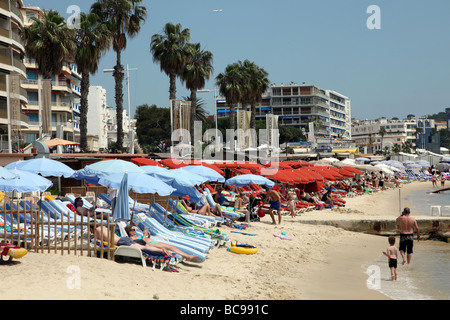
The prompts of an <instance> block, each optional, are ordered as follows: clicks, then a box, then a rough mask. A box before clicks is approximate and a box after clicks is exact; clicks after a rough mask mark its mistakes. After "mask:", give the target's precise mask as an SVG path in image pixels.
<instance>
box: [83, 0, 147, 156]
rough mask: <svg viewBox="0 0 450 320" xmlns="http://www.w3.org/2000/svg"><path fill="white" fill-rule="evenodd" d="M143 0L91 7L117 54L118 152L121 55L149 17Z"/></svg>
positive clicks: (108, 0) (101, 1)
mask: <svg viewBox="0 0 450 320" xmlns="http://www.w3.org/2000/svg"><path fill="white" fill-rule="evenodd" d="M142 3H143V0H97V2H95V3H93V4H92V6H91V12H93V13H95V14H96V15H97V16H98V17H99V18H100V20H101V23H103V24H105V25H106V27H107V28H108V30H109V31H110V33H111V37H112V47H113V50H114V51H115V52H116V65H115V66H114V71H113V76H114V80H115V83H116V84H115V97H114V98H115V101H116V112H117V117H116V118H117V150H118V151H120V152H121V151H123V78H124V73H123V66H122V61H121V53H122V51H123V50H125V48H126V47H127V36H128V37H130V38H133V37H135V36H137V35H138V34H139V31H140V30H141V26H142V24H143V23H144V22H145V19H146V17H147V9H146V8H145V7H144V6H143V5H141V4H142Z"/></svg>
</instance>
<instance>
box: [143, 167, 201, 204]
mask: <svg viewBox="0 0 450 320" xmlns="http://www.w3.org/2000/svg"><path fill="white" fill-rule="evenodd" d="M151 175H153V176H154V177H155V178H158V179H160V180H162V181H163V182H165V183H167V184H168V185H169V186H171V187H172V188H174V189H175V191H174V192H172V195H173V196H175V197H184V196H189V197H190V198H191V199H192V200H193V201H195V202H197V201H200V200H201V198H202V194H201V193H200V192H198V190H197V189H196V188H195V183H194V182H193V181H191V180H189V179H187V178H186V177H183V176H182V175H180V173H179V172H177V171H175V170H166V171H160V172H154V173H152V174H151Z"/></svg>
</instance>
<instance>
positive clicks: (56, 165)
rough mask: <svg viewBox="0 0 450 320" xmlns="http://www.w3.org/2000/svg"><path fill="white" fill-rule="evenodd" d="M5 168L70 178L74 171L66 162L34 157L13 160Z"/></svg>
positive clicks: (45, 175)
mask: <svg viewBox="0 0 450 320" xmlns="http://www.w3.org/2000/svg"><path fill="white" fill-rule="evenodd" d="M5 168H6V169H10V170H11V169H14V168H16V169H19V170H22V171H28V172H33V173H36V174H37V173H39V174H41V175H43V176H44V177H61V176H63V177H64V178H70V177H72V175H73V174H74V173H75V170H73V169H72V168H71V167H69V166H67V165H66V164H64V163H62V162H59V161H56V160H53V159H48V158H36V159H30V160H22V161H15V162H12V163H10V164H8V165H7V166H5Z"/></svg>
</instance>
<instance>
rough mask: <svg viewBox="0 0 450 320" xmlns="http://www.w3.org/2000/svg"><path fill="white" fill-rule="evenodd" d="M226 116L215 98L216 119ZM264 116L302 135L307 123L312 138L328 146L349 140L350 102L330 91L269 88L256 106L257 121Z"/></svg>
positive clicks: (224, 107)
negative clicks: (313, 127) (271, 116)
mask: <svg viewBox="0 0 450 320" xmlns="http://www.w3.org/2000/svg"><path fill="white" fill-rule="evenodd" d="M237 109H238V108H237V107H236V109H235V112H237ZM249 109H250V108H249V107H247V110H249ZM229 113H230V108H229V106H228V105H227V104H226V101H225V99H224V98H222V97H220V98H218V99H217V114H218V117H219V118H222V117H227V116H229ZM266 114H274V115H277V116H278V119H279V124H280V125H284V126H293V127H297V128H301V129H302V128H303V129H304V130H305V131H308V123H309V122H314V123H315V125H316V127H317V130H315V136H316V137H317V138H319V139H320V138H321V139H322V140H326V141H328V142H329V141H330V138H342V139H351V104H350V99H349V98H348V97H346V96H344V95H342V94H340V93H338V92H336V91H333V90H325V89H322V88H320V87H318V86H316V85H309V84H304V83H303V84H296V83H290V84H287V85H284V84H281V85H276V84H272V85H271V86H270V88H269V90H268V92H267V93H266V94H265V95H263V97H262V101H261V103H260V104H259V105H258V106H256V119H257V120H265V118H266Z"/></svg>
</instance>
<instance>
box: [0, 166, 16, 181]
mask: <svg viewBox="0 0 450 320" xmlns="http://www.w3.org/2000/svg"><path fill="white" fill-rule="evenodd" d="M15 177H16V176H15V175H14V173H12V172H11V171H9V170H8V169H7V168H4V167H0V179H5V180H9V179H14V178H15Z"/></svg>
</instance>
